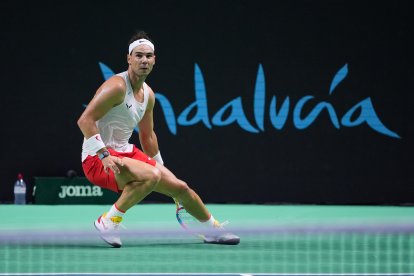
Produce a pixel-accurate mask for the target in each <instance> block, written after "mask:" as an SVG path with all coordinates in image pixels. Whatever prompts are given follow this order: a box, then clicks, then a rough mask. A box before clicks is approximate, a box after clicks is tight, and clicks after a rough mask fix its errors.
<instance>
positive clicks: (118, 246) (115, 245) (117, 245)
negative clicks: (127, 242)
mask: <svg viewBox="0 0 414 276" xmlns="http://www.w3.org/2000/svg"><path fill="white" fill-rule="evenodd" d="M93 226H95V229H96V230H98V233H99V236H100V237H101V239H102V240H103V241H104V242H106V243H107V244H109V245H110V246H112V247H114V248H120V247H121V246H122V244H119V243H110V242H109V241H107V240H105V238H104V237H103V235H102V233H101V231H100V230H99V228H98V226H96V221H94V222H93Z"/></svg>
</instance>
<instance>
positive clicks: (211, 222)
mask: <svg viewBox="0 0 414 276" xmlns="http://www.w3.org/2000/svg"><path fill="white" fill-rule="evenodd" d="M215 221H216V220H215V219H214V217H213V215H210V218H209V220H207V221H204V222H202V223H201V224H202V225H205V226H207V227H214V222H215Z"/></svg>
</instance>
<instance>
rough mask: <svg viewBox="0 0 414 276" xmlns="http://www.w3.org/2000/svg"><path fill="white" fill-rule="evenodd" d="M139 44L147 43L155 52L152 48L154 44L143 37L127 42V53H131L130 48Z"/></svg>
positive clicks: (132, 48) (153, 49)
mask: <svg viewBox="0 0 414 276" xmlns="http://www.w3.org/2000/svg"><path fill="white" fill-rule="evenodd" d="M139 45H147V46H150V47H151V49H152V51H153V52H155V48H154V44H152V42H151V41H149V40H148V39H145V38H141V39H138V40H135V41H134V42H132V43H131V44H129V52H128V53H129V54H131V53H132V50H134V48H135V47H137V46H139Z"/></svg>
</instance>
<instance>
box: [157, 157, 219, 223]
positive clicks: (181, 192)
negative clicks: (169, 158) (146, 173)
mask: <svg viewBox="0 0 414 276" xmlns="http://www.w3.org/2000/svg"><path fill="white" fill-rule="evenodd" d="M157 168H158V169H159V170H160V171H161V179H160V181H159V182H158V185H157V186H156V187H155V189H154V191H156V192H158V193H161V194H164V195H167V196H170V197H172V198H176V199H177V200H178V201H179V202H180V203H181V204H182V205H183V206H184V208H185V209H186V210H187V212H189V213H190V214H191V215H192V216H193V217H195V218H196V219H198V220H199V221H202V222H204V221H208V220H209V219H210V217H211V214H210V212H209V211H208V210H207V208H206V206H205V205H204V203H203V201H202V200H201V198H200V197H199V196H198V195H197V193H196V192H194V191H193V190H192V189H191V188H190V187H188V185H187V183H185V182H184V181H182V180H180V179H178V178H177V177H176V176H175V175H174V174H173V173H172V172H171V171H170V170H168V169H167V168H166V167H164V166H163V165H160V164H158V163H157Z"/></svg>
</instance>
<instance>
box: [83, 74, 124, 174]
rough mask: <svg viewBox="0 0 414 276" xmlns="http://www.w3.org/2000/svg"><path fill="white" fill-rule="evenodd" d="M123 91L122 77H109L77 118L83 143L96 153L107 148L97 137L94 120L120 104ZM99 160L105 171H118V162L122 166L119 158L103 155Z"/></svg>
mask: <svg viewBox="0 0 414 276" xmlns="http://www.w3.org/2000/svg"><path fill="white" fill-rule="evenodd" d="M125 93H126V87H125V82H124V81H123V79H122V78H121V77H119V76H114V77H112V78H110V79H109V80H107V81H106V82H104V83H103V84H102V85H101V87H99V89H98V91H96V94H95V96H94V97H93V99H92V100H91V101H90V103H89V104H88V105H87V107H86V109H85V111H84V112H83V113H82V115H81V116H80V118H79V119H78V126H79V128H80V130H81V131H82V133H83V136H84V137H85V139H86V142H85V143H86V144H85V145H88V147H90V149H93V151H94V152H95V153H96V154H98V155H100V154H101V153H105V152H106V151H107V148H106V147H105V144H104V143H103V141H101V139H99V137H100V135H99V130H98V127H97V125H96V122H97V121H98V120H99V119H101V118H102V117H103V116H104V115H105V114H106V113H108V112H109V110H111V108H113V107H114V106H117V105H119V104H121V103H122V102H123V100H124V97H125ZM94 136H95V138H96V141H95V139H94V138H91V137H94ZM90 138H91V139H90ZM91 140H93V141H91ZM100 158H101V157H100ZM101 160H102V164H103V166H104V169H105V171H106V172H107V173H108V169H111V170H112V171H114V172H115V173H119V169H118V167H117V166H116V164H115V163H118V164H119V165H121V166H122V161H120V159H119V158H112V156H105V157H103V158H101Z"/></svg>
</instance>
